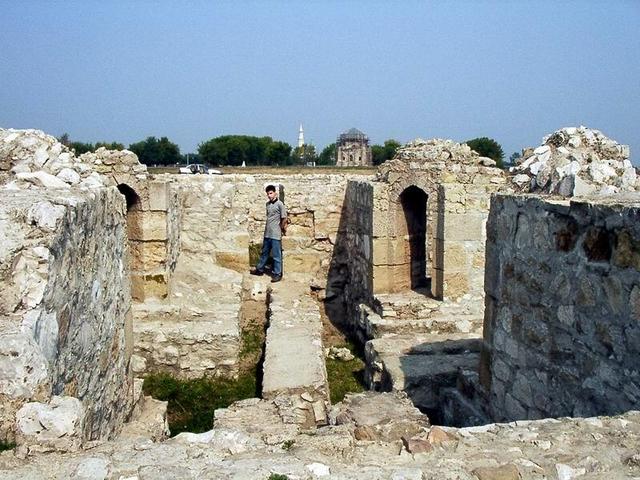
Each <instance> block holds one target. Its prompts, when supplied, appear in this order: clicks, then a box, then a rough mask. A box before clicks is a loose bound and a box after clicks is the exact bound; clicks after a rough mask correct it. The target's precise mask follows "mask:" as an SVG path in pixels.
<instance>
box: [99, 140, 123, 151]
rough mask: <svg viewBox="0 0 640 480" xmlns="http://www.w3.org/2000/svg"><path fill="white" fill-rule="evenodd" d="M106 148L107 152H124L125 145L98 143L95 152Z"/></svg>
mask: <svg viewBox="0 0 640 480" xmlns="http://www.w3.org/2000/svg"><path fill="white" fill-rule="evenodd" d="M100 147H104V148H106V149H107V150H124V145H123V144H122V143H118V142H98V143H96V144H95V145H94V150H97V149H99V148H100Z"/></svg>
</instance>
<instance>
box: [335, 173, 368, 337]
mask: <svg viewBox="0 0 640 480" xmlns="http://www.w3.org/2000/svg"><path fill="white" fill-rule="evenodd" d="M372 236H373V187H372V186H371V185H370V184H369V183H367V182H357V181H349V182H348V183H347V188H346V190H345V196H344V200H343V202H342V214H341V216H340V224H339V226H338V231H337V233H336V238H335V242H334V247H333V253H332V256H331V260H330V263H329V270H328V272H327V283H326V287H325V288H326V290H325V293H326V298H325V308H326V312H327V316H328V317H329V320H330V321H331V323H332V324H333V325H335V326H336V327H338V328H339V329H340V330H342V331H343V332H344V333H345V334H347V335H349V336H353V333H354V329H355V328H356V324H355V322H356V318H357V310H356V309H357V306H358V305H359V304H360V303H365V304H367V305H372V303H373V261H372V257H373V243H372V242H373V241H372Z"/></svg>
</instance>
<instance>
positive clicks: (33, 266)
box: [0, 127, 640, 480]
mask: <svg viewBox="0 0 640 480" xmlns="http://www.w3.org/2000/svg"><path fill="white" fill-rule="evenodd" d="M347 133H349V132H347ZM351 133H352V134H353V135H356V134H359V135H362V136H363V139H360V140H362V141H361V142H360V144H358V145H357V146H354V145H351V146H349V145H347V147H349V148H351V150H349V148H347V149H346V150H345V152H346V153H345V152H343V157H342V158H343V164H345V165H347V164H348V165H351V164H352V163H349V162H352V161H353V162H356V159H355V157H354V158H353V159H352V158H351V157H349V155H359V157H358V159H357V162H359V163H358V164H359V165H364V164H367V162H370V150H367V148H368V144H367V142H365V141H364V140H365V139H366V136H364V134H362V133H361V132H357V131H356V132H351ZM356 136H357V135H356ZM347 140H349V139H345V142H346V141H347ZM351 140H354V139H351ZM351 140H349V141H351ZM355 140H358V138H356V139H355ZM355 140H354V141H355ZM363 142H364V143H363ZM358 149H359V150H358ZM367 152H369V153H368V155H369V159H368V160H367ZM344 162H347V163H344ZM353 164H355V163H353ZM312 172H313V173H310V174H295V175H274V174H267V173H265V174H254V175H247V174H229V175H227V174H225V175H219V176H218V175H169V174H162V175H151V174H149V173H148V172H147V169H146V167H145V166H144V165H141V164H140V163H139V162H138V160H137V158H136V156H135V155H134V154H133V153H131V152H128V151H126V150H123V151H109V150H105V149H98V150H97V151H96V152H95V153H87V154H84V155H80V156H76V155H75V154H74V153H73V152H72V151H69V150H68V149H67V148H66V147H65V146H63V145H61V144H60V143H59V142H58V141H57V140H56V139H55V138H53V137H51V136H49V135H46V134H44V133H43V132H40V131H37V130H13V129H7V130H4V129H0V194H1V198H2V200H0V231H1V235H0V441H1V442H3V443H7V442H13V443H15V444H16V447H15V448H14V449H12V450H9V451H5V452H2V453H0V479H14V478H15V479H18V478H20V479H22V478H75V479H139V480H145V479H152V478H153V479H155V478H193V479H196V478H229V479H231V478H234V479H267V478H269V477H270V475H272V474H279V475H286V476H287V477H288V478H291V479H294V478H296V479H312V478H320V477H327V478H344V479H346V478H376V479H452V480H453V479H475V480H486V479H513V480H516V479H550V480H551V479H552V480H559V479H562V480H567V479H574V478H576V479H579V478H585V479H586V478H640V415H639V414H638V412H637V411H636V410H638V409H639V407H640V369H639V367H638V365H640V226H639V224H638V218H640V193H639V192H638V191H637V189H638V183H637V178H636V171H635V169H634V168H633V167H632V164H631V162H630V152H629V149H628V147H626V146H624V145H619V144H618V143H616V142H615V141H613V140H611V139H609V138H607V137H606V136H604V135H603V134H602V133H601V132H599V131H597V130H592V129H588V128H586V127H575V128H574V127H571V128H563V129H560V130H558V131H556V132H554V133H552V134H551V135H549V136H548V137H545V139H544V140H543V144H542V145H541V146H539V147H537V148H535V149H526V150H525V151H524V152H523V157H522V161H521V163H520V164H519V165H516V166H515V167H513V168H512V169H511V171H510V172H507V171H504V170H501V169H499V168H497V167H496V166H495V162H494V161H493V160H491V159H488V158H484V157H481V156H479V155H478V154H477V153H476V152H474V151H472V150H471V149H470V148H469V147H468V146H467V145H464V144H458V143H455V142H453V141H451V140H442V139H431V140H422V139H416V140H414V141H413V142H410V143H408V144H406V145H405V146H403V147H401V148H400V149H399V150H398V152H397V154H396V156H395V157H394V158H393V159H392V160H389V161H388V162H386V163H384V164H383V165H381V166H380V167H379V168H378V169H377V171H376V172H375V173H373V172H372V174H371V175H354V174H350V173H345V174H333V173H315V172H316V171H315V170H313V171H312ZM266 183H277V184H279V185H280V186H281V187H282V188H281V191H282V196H283V198H282V199H283V200H284V203H285V204H286V205H287V209H288V212H289V216H290V219H291V225H290V227H289V229H288V232H287V235H286V236H285V237H284V238H283V251H284V280H283V281H282V282H280V283H277V284H274V285H271V284H270V283H269V277H268V276H264V277H253V276H249V275H248V269H249V267H250V264H251V263H252V262H254V261H255V255H256V252H257V251H258V249H259V248H260V242H261V241H262V233H263V229H264V223H263V222H264V218H265V217H264V208H265V196H264V185H265V184H266ZM256 312H258V315H259V316H260V317H261V318H263V321H266V327H265V335H266V340H265V342H264V346H263V348H264V350H263V353H264V358H263V361H262V363H261V364H260V366H259V368H260V372H259V378H260V382H261V383H260V398H252V399H246V400H242V401H239V402H236V403H234V404H232V405H230V406H229V407H228V408H224V409H219V410H216V412H215V414H214V425H212V426H211V428H212V429H211V430H209V431H207V432H205V433H200V434H195V433H182V434H180V435H177V436H176V437H174V438H171V439H168V438H167V437H168V435H169V432H168V428H167V423H166V403H164V402H159V401H156V400H153V399H151V398H145V397H144V396H143V395H142V382H143V378H144V376H145V375H147V374H149V373H153V372H168V373H171V374H172V375H174V376H176V377H181V378H200V377H203V376H206V377H226V378H234V377H237V376H238V375H239V373H240V372H241V371H242V369H241V364H242V348H243V343H242V329H243V326H244V325H246V323H247V322H248V321H250V320H251V319H252V318H253V317H254V316H255V315H256V314H257V313H256ZM265 312H266V313H265ZM325 314H326V316H327V317H328V320H329V321H330V322H331V323H333V324H334V325H336V326H338V327H339V328H340V329H341V330H343V332H345V333H348V334H349V335H350V336H351V337H352V338H353V339H355V340H356V341H358V342H360V343H361V347H362V350H363V351H364V360H365V362H366V366H365V369H364V382H365V384H366V386H367V387H368V388H369V391H367V392H365V393H362V394H350V395H347V396H346V397H345V399H344V400H343V401H342V402H339V403H337V404H333V405H332V404H331V401H330V398H331V395H330V393H331V392H330V389H331V386H330V381H329V380H330V379H329V378H328V375H327V368H326V365H325V355H330V356H332V357H333V358H346V356H347V355H346V354H347V353H348V352H345V351H341V350H339V349H335V348H333V349H330V348H326V347H327V345H325V344H324V343H323V339H324V336H323V328H324V326H323V315H325ZM564 417H575V418H564ZM495 422H509V423H495Z"/></svg>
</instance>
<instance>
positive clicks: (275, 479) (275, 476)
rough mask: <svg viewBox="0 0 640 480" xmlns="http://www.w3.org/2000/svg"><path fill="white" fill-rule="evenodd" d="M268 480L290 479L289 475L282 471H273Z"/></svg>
mask: <svg viewBox="0 0 640 480" xmlns="http://www.w3.org/2000/svg"><path fill="white" fill-rule="evenodd" d="M267 480H289V477H287V476H286V475H282V474H280V473H272V474H271V475H269V478H268V479H267Z"/></svg>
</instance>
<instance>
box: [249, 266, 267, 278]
mask: <svg viewBox="0 0 640 480" xmlns="http://www.w3.org/2000/svg"><path fill="white" fill-rule="evenodd" d="M249 273H250V274H251V275H257V276H258V277H259V276H261V275H264V272H263V271H262V270H258V269H257V268H252V269H251V270H249Z"/></svg>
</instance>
